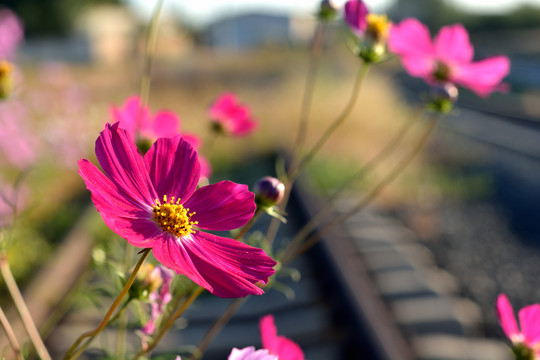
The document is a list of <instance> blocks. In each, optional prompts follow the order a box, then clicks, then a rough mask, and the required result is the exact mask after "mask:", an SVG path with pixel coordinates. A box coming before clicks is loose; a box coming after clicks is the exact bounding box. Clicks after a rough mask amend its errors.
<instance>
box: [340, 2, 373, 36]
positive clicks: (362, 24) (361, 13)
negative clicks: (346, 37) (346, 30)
mask: <svg viewBox="0 0 540 360" xmlns="http://www.w3.org/2000/svg"><path fill="white" fill-rule="evenodd" d="M368 14H369V10H368V8H367V6H366V4H364V2H363V1H360V0H349V1H347V3H345V22H346V23H347V24H348V25H349V27H350V28H351V30H352V31H353V32H354V33H355V34H356V35H358V36H363V35H364V33H365V32H366V30H367V26H368V23H367V19H366V17H367V15H368Z"/></svg>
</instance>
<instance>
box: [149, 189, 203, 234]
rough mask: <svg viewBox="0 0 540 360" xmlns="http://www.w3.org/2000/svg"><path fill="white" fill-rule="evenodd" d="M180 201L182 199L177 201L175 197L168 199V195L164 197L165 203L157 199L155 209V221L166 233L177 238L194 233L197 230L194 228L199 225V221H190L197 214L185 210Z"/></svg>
mask: <svg viewBox="0 0 540 360" xmlns="http://www.w3.org/2000/svg"><path fill="white" fill-rule="evenodd" d="M180 200H181V199H180V198H178V199H176V198H175V197H174V196H171V198H170V199H167V195H164V196H163V203H161V202H160V201H159V199H156V200H155V205H154V207H153V213H154V221H155V222H156V223H157V224H158V225H159V226H160V227H161V228H162V229H163V230H164V231H167V232H169V233H171V234H173V235H175V236H177V237H181V236H187V235H189V234H192V233H194V232H195V230H193V229H192V227H193V226H194V225H197V224H198V221H191V220H190V218H191V217H192V216H193V215H195V212H191V213H190V212H189V209H188V208H184V206H183V205H182V204H180Z"/></svg>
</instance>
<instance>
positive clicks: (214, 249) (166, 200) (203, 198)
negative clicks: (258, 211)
mask: <svg viewBox="0 0 540 360" xmlns="http://www.w3.org/2000/svg"><path fill="white" fill-rule="evenodd" d="M118 125H119V124H118V123H115V124H114V125H110V124H107V125H106V126H105V129H104V130H103V131H102V132H101V134H100V136H99V137H98V139H97V140H96V156H97V159H98V161H99V163H100V165H101V167H102V169H103V172H101V171H100V170H99V169H98V168H97V167H96V166H95V165H93V164H92V163H91V162H89V161H88V160H86V159H81V160H79V173H80V175H81V176H82V178H83V180H84V182H85V183H86V186H87V188H88V189H89V190H90V191H91V193H92V200H93V202H94V205H95V206H96V208H97V210H98V211H99V212H100V214H101V216H102V217H103V220H104V221H105V223H106V224H107V225H108V226H109V227H110V228H111V229H112V230H113V231H114V232H115V233H117V234H118V235H120V236H121V237H123V238H125V239H126V240H127V241H128V242H129V243H130V244H132V245H134V246H137V247H141V248H151V249H152V251H153V254H154V257H155V258H156V259H157V260H158V261H159V262H160V263H161V264H163V265H165V266H166V267H168V268H170V269H173V270H174V271H176V272H177V273H181V274H184V275H186V276H187V277H189V278H190V279H191V280H193V281H194V282H195V283H197V284H198V285H200V286H202V287H204V288H205V289H207V290H208V291H210V292H211V293H212V294H214V295H216V296H219V297H240V296H247V295H249V294H256V295H260V294H262V293H263V290H262V289H261V288H260V287H258V286H257V285H256V284H257V283H259V282H260V283H267V282H268V278H269V277H270V276H271V275H272V274H273V273H274V269H273V266H274V265H276V262H275V261H274V260H272V259H271V258H270V257H269V256H268V255H266V253H265V252H264V251H263V250H261V249H257V248H254V247H251V246H249V245H246V244H244V243H242V242H240V241H236V240H233V239H229V238H224V237H220V236H217V235H213V234H210V233H207V232H204V231H202V230H211V231H226V230H231V229H236V228H238V227H240V226H243V225H244V224H246V223H247V222H248V221H249V219H251V217H252V216H253V214H254V212H255V203H254V195H253V194H252V193H251V192H249V191H248V189H247V186H246V185H239V184H236V183H233V182H231V181H221V182H219V183H217V184H212V185H208V186H204V187H201V188H199V189H197V183H198V182H199V177H200V165H199V161H198V160H197V153H196V151H195V150H194V149H193V147H192V146H191V145H190V144H189V143H188V142H186V141H185V140H183V139H182V137H181V136H179V135H177V136H174V137H172V138H159V139H158V140H157V141H156V142H155V143H154V144H153V145H152V147H151V148H150V149H149V150H148V152H147V153H146V154H145V155H144V157H143V156H141V155H140V153H139V152H138V151H137V147H136V146H135V144H134V143H133V141H132V140H131V138H130V136H129V134H128V132H127V131H126V130H124V129H122V128H119V127H118Z"/></svg>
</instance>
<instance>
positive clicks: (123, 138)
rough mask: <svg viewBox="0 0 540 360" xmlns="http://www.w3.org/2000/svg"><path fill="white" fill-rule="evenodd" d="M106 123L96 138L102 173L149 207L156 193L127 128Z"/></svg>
mask: <svg viewBox="0 0 540 360" xmlns="http://www.w3.org/2000/svg"><path fill="white" fill-rule="evenodd" d="M118 125H119V123H115V124H114V125H112V126H111V125H110V124H107V125H106V126H105V129H104V130H103V131H102V132H101V134H100V135H99V137H98V139H97V140H96V156H97V159H98V161H99V164H100V165H101V167H102V168H103V171H104V172H105V174H106V175H107V176H108V177H109V179H111V180H112V182H113V183H115V185H116V186H117V187H118V188H120V189H122V190H123V191H124V192H125V193H127V194H129V196H130V197H132V198H133V199H135V200H136V201H137V202H140V203H144V204H147V205H150V206H152V205H153V203H154V200H155V199H156V196H157V194H156V192H155V190H154V188H153V186H152V183H151V182H150V177H149V176H148V172H147V170H146V166H145V164H144V161H143V158H142V157H141V155H140V154H139V152H138V150H137V147H136V146H135V144H134V143H133V142H132V140H131V138H130V136H129V134H128V133H127V131H126V130H124V129H121V128H119V127H118Z"/></svg>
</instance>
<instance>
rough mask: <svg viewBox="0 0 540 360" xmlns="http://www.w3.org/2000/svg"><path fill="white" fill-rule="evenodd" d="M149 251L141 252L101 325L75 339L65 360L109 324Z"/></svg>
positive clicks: (80, 350)
mask: <svg viewBox="0 0 540 360" xmlns="http://www.w3.org/2000/svg"><path fill="white" fill-rule="evenodd" d="M151 250H152V249H144V250H143V252H142V255H141V258H140V259H139V261H138V262H137V265H135V268H134V269H133V272H132V273H131V275H130V277H129V278H128V280H127V282H126V284H125V285H124V288H123V289H122V291H121V292H120V294H119V295H118V297H117V298H116V299H115V300H114V302H113V304H112V305H111V307H110V308H109V311H107V314H105V317H104V318H103V319H102V320H101V323H100V324H99V325H98V327H97V328H95V329H94V330H91V331H87V332H85V333H84V334H82V335H81V336H79V337H78V338H77V340H75V342H74V343H73V345H71V347H70V348H69V350H68V351H67V353H66V356H65V357H64V359H65V360H67V359H69V360H71V359H76V358H77V357H78V356H79V355H80V354H81V353H82V351H83V350H84V349H86V347H88V345H89V344H90V341H87V342H86V343H85V344H84V345H82V346H81V348H80V349H79V351H78V352H77V354H74V355H72V354H73V352H74V351H75V349H77V346H79V344H80V343H81V342H82V341H83V340H84V339H86V338H89V337H95V336H96V335H97V334H99V333H100V332H101V331H102V330H103V329H104V328H105V326H106V325H107V323H108V322H109V319H110V318H111V316H112V314H113V313H114V311H115V310H116V308H117V307H118V305H120V302H121V301H122V299H123V298H124V296H125V295H126V294H127V293H128V291H129V288H130V287H131V285H132V284H133V281H135V277H136V276H137V273H138V272H139V269H140V268H141V266H142V264H143V263H144V261H145V260H146V258H147V257H148V254H150V251H151Z"/></svg>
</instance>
